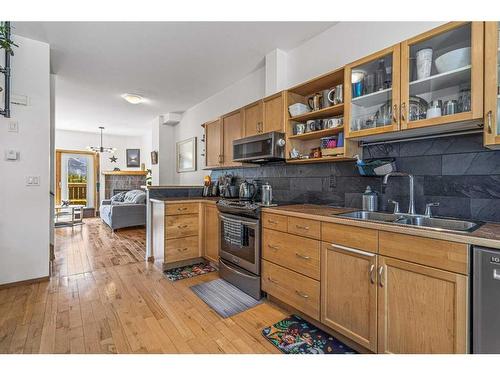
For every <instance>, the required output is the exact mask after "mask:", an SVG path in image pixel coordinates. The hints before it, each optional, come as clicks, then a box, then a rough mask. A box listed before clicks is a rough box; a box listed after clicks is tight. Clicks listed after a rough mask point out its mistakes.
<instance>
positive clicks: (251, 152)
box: [233, 139, 272, 159]
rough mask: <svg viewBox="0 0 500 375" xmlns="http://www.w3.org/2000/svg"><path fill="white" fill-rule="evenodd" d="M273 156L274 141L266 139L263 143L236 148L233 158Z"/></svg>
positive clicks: (252, 143)
mask: <svg viewBox="0 0 500 375" xmlns="http://www.w3.org/2000/svg"><path fill="white" fill-rule="evenodd" d="M271 154H272V141H271V139H265V140H261V141H255V142H249V143H244V144H239V145H235V146H234V150H233V158H234V159H242V158H251V157H261V156H266V155H271Z"/></svg>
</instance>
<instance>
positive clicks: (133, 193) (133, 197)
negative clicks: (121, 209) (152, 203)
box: [123, 190, 146, 204]
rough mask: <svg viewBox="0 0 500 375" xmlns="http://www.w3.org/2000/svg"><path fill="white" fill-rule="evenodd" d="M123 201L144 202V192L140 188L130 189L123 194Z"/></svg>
mask: <svg viewBox="0 0 500 375" xmlns="http://www.w3.org/2000/svg"><path fill="white" fill-rule="evenodd" d="M123 202H124V203H134V204H144V203H146V193H145V192H143V191H142V190H130V191H127V193H126V194H125V198H124V199H123Z"/></svg>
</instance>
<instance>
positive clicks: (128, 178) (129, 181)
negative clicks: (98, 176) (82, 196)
mask: <svg viewBox="0 0 500 375" xmlns="http://www.w3.org/2000/svg"><path fill="white" fill-rule="evenodd" d="M103 174H104V198H105V199H109V198H111V197H112V196H113V195H115V194H118V193H120V192H122V191H129V190H134V189H141V186H144V185H146V172H145V171H110V172H103Z"/></svg>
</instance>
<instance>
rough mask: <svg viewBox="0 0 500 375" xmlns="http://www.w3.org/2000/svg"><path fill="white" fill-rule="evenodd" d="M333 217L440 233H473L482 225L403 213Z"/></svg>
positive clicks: (366, 212) (353, 213) (347, 214)
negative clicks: (425, 229) (405, 226)
mask: <svg viewBox="0 0 500 375" xmlns="http://www.w3.org/2000/svg"><path fill="white" fill-rule="evenodd" d="M333 215H334V216H338V217H344V218H348V219H354V220H361V221H373V222H382V223H386V224H396V225H408V226H415V227H421V228H427V229H433V230H440V231H451V232H469V233H470V232H473V231H475V230H476V229H477V228H479V227H480V226H481V225H482V224H483V223H481V222H475V221H466V220H458V219H450V218H440V217H429V216H424V215H410V214H405V213H397V214H390V213H385V212H371V211H354V212H346V213H341V214H333Z"/></svg>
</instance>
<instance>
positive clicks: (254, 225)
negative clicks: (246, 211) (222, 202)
mask: <svg viewBox="0 0 500 375" xmlns="http://www.w3.org/2000/svg"><path fill="white" fill-rule="evenodd" d="M219 216H220V219H221V220H222V221H228V222H231V221H232V222H236V223H238V224H244V225H248V226H253V227H256V226H257V225H258V221H246V220H241V219H233V218H232V217H227V216H225V215H223V214H220V215H219Z"/></svg>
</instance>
